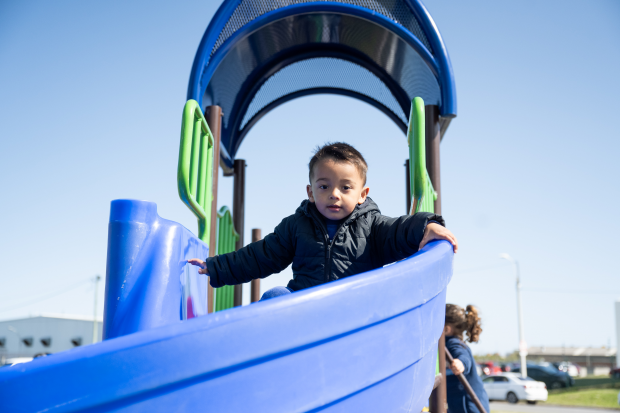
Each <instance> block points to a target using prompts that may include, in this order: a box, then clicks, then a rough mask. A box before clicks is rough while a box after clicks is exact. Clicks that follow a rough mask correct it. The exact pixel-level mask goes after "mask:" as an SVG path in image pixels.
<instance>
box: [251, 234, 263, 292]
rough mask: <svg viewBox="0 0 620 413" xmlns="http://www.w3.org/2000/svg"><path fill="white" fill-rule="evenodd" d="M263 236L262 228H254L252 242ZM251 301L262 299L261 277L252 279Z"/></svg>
mask: <svg viewBox="0 0 620 413" xmlns="http://www.w3.org/2000/svg"><path fill="white" fill-rule="evenodd" d="M261 238H262V234H261V230H260V228H254V229H252V242H256V241H260V240H261ZM251 286H252V287H251V288H252V289H251V293H250V301H251V302H253V303H255V302H257V301H259V300H260V279H256V280H252V284H251Z"/></svg>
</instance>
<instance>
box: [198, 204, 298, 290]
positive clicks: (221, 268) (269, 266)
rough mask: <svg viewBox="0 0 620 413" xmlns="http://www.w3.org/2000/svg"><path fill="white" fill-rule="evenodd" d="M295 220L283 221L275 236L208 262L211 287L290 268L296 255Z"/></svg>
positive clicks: (243, 280) (287, 219) (239, 281)
mask: <svg viewBox="0 0 620 413" xmlns="http://www.w3.org/2000/svg"><path fill="white" fill-rule="evenodd" d="M293 217H294V215H292V216H289V217H287V218H284V219H283V220H282V222H280V224H279V225H278V226H277V227H276V228H275V230H274V231H273V233H271V234H269V235H267V236H266V237H265V238H264V239H262V240H260V241H257V242H253V243H251V244H248V245H246V246H245V247H243V248H240V249H239V250H237V251H233V252H230V253H228V254H222V255H217V256H215V257H211V258H207V259H206V263H207V270H208V271H209V277H210V284H211V286H212V287H214V288H217V287H221V286H223V285H236V284H242V283H246V282H248V281H251V280H254V279H257V278H265V277H267V276H269V275H271V274H275V273H278V272H280V271H282V270H283V269H285V268H286V267H288V266H289V265H290V264H291V263H292V262H293V257H294V255H295V245H294V242H295V239H294V238H295V237H294V234H295V231H294V228H292V227H293V225H294V222H295V220H294V219H293Z"/></svg>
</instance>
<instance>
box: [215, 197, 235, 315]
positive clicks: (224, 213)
mask: <svg viewBox="0 0 620 413" xmlns="http://www.w3.org/2000/svg"><path fill="white" fill-rule="evenodd" d="M217 232H218V234H217V235H218V237H217V238H218V242H217V253H218V254H226V253H229V252H233V251H234V250H235V244H236V243H237V240H238V239H239V234H238V233H237V231H235V225H234V223H233V219H232V214H231V213H230V209H228V207H225V206H223V207H222V208H220V210H219V211H218V213H217ZM234 290H235V287H234V286H233V285H225V286H223V287H220V288H217V289H216V290H215V311H222V310H226V309H228V308H232V307H233V306H234Z"/></svg>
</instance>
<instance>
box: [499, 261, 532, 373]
mask: <svg viewBox="0 0 620 413" xmlns="http://www.w3.org/2000/svg"><path fill="white" fill-rule="evenodd" d="M499 257H500V258H503V259H505V260H507V261H510V262H511V263H512V265H514V267H515V273H516V275H517V314H518V317H519V356H521V376H522V377H527V362H526V357H527V344H526V343H525V334H524V333H523V306H522V305H521V277H520V276H519V262H518V261H517V260H515V259H514V258H512V257H511V256H510V255H508V254H500V256H499Z"/></svg>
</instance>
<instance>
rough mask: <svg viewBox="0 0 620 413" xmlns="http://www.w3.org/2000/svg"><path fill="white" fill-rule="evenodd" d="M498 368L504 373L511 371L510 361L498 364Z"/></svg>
mask: <svg viewBox="0 0 620 413" xmlns="http://www.w3.org/2000/svg"><path fill="white" fill-rule="evenodd" d="M499 368H500V370H501V371H503V372H504V373H508V372H510V371H512V365H511V364H510V363H505V364H502V365H500V366H499Z"/></svg>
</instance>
